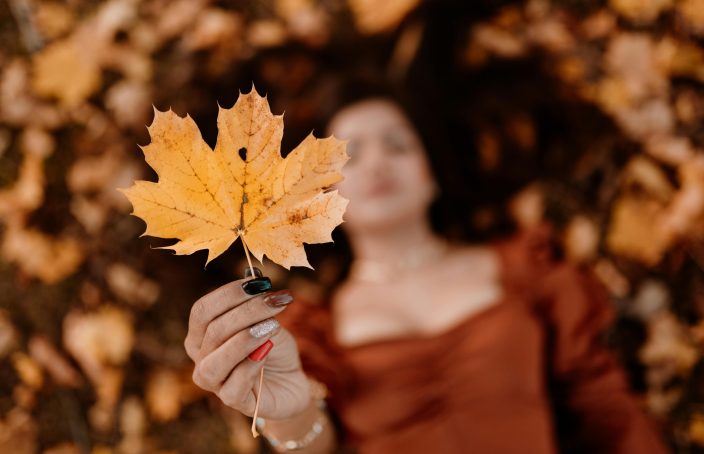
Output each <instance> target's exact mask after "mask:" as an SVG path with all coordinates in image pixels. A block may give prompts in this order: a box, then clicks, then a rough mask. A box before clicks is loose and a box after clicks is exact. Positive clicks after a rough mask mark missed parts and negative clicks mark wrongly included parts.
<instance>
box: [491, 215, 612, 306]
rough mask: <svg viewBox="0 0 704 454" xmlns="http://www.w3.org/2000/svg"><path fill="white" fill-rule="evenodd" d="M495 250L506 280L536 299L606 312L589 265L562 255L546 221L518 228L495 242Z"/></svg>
mask: <svg viewBox="0 0 704 454" xmlns="http://www.w3.org/2000/svg"><path fill="white" fill-rule="evenodd" d="M498 249H499V250H500V251H501V255H502V257H503V265H504V267H505V270H504V271H505V278H506V279H507V281H509V282H510V283H511V284H512V285H514V286H516V287H518V288H519V289H520V290H521V291H522V292H524V293H526V294H529V295H530V296H532V297H533V299H534V300H535V301H536V302H538V303H542V304H548V305H555V304H561V305H562V306H568V307H571V308H573V309H574V308H576V307H577V306H580V305H581V306H584V307H591V308H592V309H597V308H601V309H602V310H604V311H608V309H609V308H608V307H607V306H610V304H608V303H609V295H608V292H607V291H606V288H605V287H604V286H603V285H602V284H601V282H600V281H599V280H598V279H597V278H596V276H595V275H594V273H593V272H592V270H591V268H589V267H588V266H586V265H583V264H577V263H572V262H570V261H568V260H567V259H565V258H564V257H563V254H562V253H561V244H560V239H559V237H558V235H557V233H556V231H555V229H554V228H553V227H552V226H550V225H549V224H540V225H538V226H535V227H532V228H527V229H523V230H520V231H518V232H516V233H514V234H513V235H512V236H510V237H507V238H504V239H502V240H500V241H498Z"/></svg>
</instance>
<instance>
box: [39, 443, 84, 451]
mask: <svg viewBox="0 0 704 454" xmlns="http://www.w3.org/2000/svg"><path fill="white" fill-rule="evenodd" d="M42 454H81V450H80V448H79V447H78V445H76V444H75V443H72V442H70V441H66V442H64V443H59V444H58V445H55V446H52V447H51V448H47V449H45V450H44V451H43V452H42Z"/></svg>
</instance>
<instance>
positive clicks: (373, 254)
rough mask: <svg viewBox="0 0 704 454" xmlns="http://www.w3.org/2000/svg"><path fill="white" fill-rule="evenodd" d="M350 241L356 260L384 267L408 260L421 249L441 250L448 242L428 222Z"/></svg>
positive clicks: (425, 220) (420, 222)
mask: <svg viewBox="0 0 704 454" xmlns="http://www.w3.org/2000/svg"><path fill="white" fill-rule="evenodd" d="M349 237H350V246H351V247H352V253H353V256H354V259H355V260H365V261H366V260H369V261H374V262H382V263H394V262H398V261H400V260H404V259H406V258H407V257H409V256H410V255H412V254H413V252H414V251H417V250H418V249H419V248H420V247H432V246H438V245H441V244H443V241H444V240H443V239H442V238H441V237H440V236H438V235H436V234H435V233H434V232H433V231H432V229H431V227H430V224H429V222H428V221H427V219H422V220H419V221H415V222H408V223H404V225H402V226H396V227H394V228H388V229H379V230H375V231H365V232H364V234H356V235H355V234H352V235H349Z"/></svg>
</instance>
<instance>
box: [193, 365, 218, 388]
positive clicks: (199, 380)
mask: <svg viewBox="0 0 704 454" xmlns="http://www.w3.org/2000/svg"><path fill="white" fill-rule="evenodd" d="M203 363H204V362H203V361H201V362H200V364H198V365H197V366H196V368H195V369H194V371H193V382H194V383H195V384H196V385H198V386H200V387H201V388H203V389H206V390H210V389H212V387H213V383H212V370H210V369H209V368H208V367H207V364H203Z"/></svg>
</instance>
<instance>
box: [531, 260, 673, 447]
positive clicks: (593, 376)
mask: <svg viewBox="0 0 704 454" xmlns="http://www.w3.org/2000/svg"><path fill="white" fill-rule="evenodd" d="M538 295H539V300H540V302H541V303H540V305H539V310H540V311H542V312H543V316H544V319H545V320H546V321H547V348H548V356H547V357H548V358H549V360H548V364H547V366H548V369H549V373H548V376H549V387H550V394H551V398H552V402H553V408H554V410H555V422H556V429H557V433H558V439H559V442H560V444H561V448H562V449H561V452H569V453H582V452H584V453H604V454H608V453H612V454H626V453H629V454H630V453H639V454H661V453H667V452H670V451H669V450H668V448H666V446H665V443H664V441H663V438H662V433H661V428H660V426H659V425H658V423H656V421H655V420H653V419H651V418H650V416H649V415H648V414H647V412H646V410H645V408H644V407H643V406H642V405H641V403H640V401H639V399H638V398H637V396H636V395H635V394H634V392H633V391H632V390H631V388H630V384H629V380H628V377H627V375H626V372H625V369H624V368H623V367H622V365H621V363H620V360H619V359H618V357H617V355H616V353H615V352H613V351H612V350H611V349H610V348H609V347H608V346H607V345H606V343H605V342H604V339H605V337H604V334H605V331H606V329H607V328H608V327H609V326H610V325H611V323H612V322H613V321H614V318H615V310H614V307H613V305H612V303H611V301H610V299H609V296H608V293H607V291H606V289H605V288H604V287H603V286H602V285H601V283H600V282H599V281H598V280H597V279H596V277H594V275H593V274H592V273H591V271H590V270H588V269H587V268H581V267H578V266H576V265H573V264H569V263H566V262H556V263H555V264H554V265H553V266H551V267H550V269H549V271H548V272H547V273H546V274H545V276H544V279H543V280H542V283H541V289H540V291H539V292H538Z"/></svg>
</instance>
